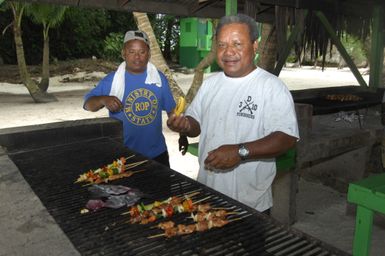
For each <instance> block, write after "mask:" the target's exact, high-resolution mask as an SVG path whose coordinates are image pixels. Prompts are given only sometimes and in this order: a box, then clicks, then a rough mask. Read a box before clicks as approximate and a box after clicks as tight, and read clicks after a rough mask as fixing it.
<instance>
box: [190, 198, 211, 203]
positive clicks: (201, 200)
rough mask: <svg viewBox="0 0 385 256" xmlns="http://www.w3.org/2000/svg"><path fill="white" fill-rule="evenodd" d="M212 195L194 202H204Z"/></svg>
mask: <svg viewBox="0 0 385 256" xmlns="http://www.w3.org/2000/svg"><path fill="white" fill-rule="evenodd" d="M210 197H211V196H208V197H205V198H202V199H200V200H198V201H195V202H193V204H199V203H200V202H203V201H205V200H207V199H209V198H210Z"/></svg>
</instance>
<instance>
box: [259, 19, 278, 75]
mask: <svg viewBox="0 0 385 256" xmlns="http://www.w3.org/2000/svg"><path fill="white" fill-rule="evenodd" d="M258 54H259V60H258V66H259V67H261V68H263V69H265V70H267V71H269V72H271V73H272V72H273V71H274V67H275V61H276V58H277V31H276V28H275V26H274V25H273V24H269V23H263V24H262V29H261V41H260V42H259V46H258Z"/></svg>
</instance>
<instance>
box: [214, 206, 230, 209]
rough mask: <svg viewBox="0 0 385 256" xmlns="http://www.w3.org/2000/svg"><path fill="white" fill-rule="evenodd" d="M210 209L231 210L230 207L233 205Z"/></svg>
mask: <svg viewBox="0 0 385 256" xmlns="http://www.w3.org/2000/svg"><path fill="white" fill-rule="evenodd" d="M211 209H213V210H232V209H234V206H233V207H213V208H211Z"/></svg>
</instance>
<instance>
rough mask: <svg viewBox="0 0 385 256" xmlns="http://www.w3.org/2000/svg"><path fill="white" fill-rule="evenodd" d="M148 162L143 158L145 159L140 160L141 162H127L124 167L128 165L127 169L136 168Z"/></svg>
mask: <svg viewBox="0 0 385 256" xmlns="http://www.w3.org/2000/svg"><path fill="white" fill-rule="evenodd" d="M146 162H148V160H143V161H139V162H134V163H130V164H126V165H125V166H124V167H126V168H127V169H129V168H134V167H136V166H138V165H141V164H143V163H146Z"/></svg>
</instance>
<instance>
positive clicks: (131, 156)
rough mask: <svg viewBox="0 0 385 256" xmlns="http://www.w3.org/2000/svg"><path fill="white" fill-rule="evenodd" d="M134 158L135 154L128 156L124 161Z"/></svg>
mask: <svg viewBox="0 0 385 256" xmlns="http://www.w3.org/2000/svg"><path fill="white" fill-rule="evenodd" d="M134 156H135V154H134V155H130V156H128V157H126V160H128V159H130V158H133V157H134Z"/></svg>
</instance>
